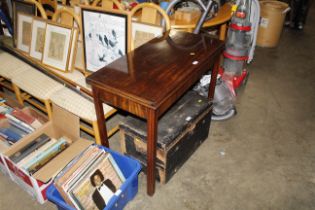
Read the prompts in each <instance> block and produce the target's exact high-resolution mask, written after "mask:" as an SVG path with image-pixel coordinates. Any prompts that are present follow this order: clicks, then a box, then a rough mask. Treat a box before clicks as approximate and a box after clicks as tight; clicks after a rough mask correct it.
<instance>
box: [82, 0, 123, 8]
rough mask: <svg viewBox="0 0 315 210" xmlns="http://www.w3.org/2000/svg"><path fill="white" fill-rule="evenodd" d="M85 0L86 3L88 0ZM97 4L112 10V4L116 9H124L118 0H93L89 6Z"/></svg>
mask: <svg viewBox="0 0 315 210" xmlns="http://www.w3.org/2000/svg"><path fill="white" fill-rule="evenodd" d="M85 2H86V4H88V0H85ZM99 5H101V7H102V8H104V9H108V10H112V9H113V8H114V6H116V7H117V8H118V10H125V9H124V6H123V5H122V4H121V3H120V2H119V1H118V0H94V1H93V3H92V5H91V6H93V7H97V6H99Z"/></svg>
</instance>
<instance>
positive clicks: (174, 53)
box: [87, 31, 224, 196]
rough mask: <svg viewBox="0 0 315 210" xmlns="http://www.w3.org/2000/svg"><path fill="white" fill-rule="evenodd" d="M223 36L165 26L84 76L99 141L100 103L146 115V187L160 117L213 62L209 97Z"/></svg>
mask: <svg viewBox="0 0 315 210" xmlns="http://www.w3.org/2000/svg"><path fill="white" fill-rule="evenodd" d="M223 49H224V42H222V41H220V40H218V39H214V38H211V37H209V36H208V35H206V34H201V35H196V34H191V33H187V32H178V31H169V32H167V33H165V35H164V36H163V37H160V38H155V39H153V40H151V41H149V42H148V43H146V44H144V45H142V46H141V47H139V48H137V49H135V50H134V51H132V52H130V53H128V54H127V55H125V56H123V57H121V58H119V59H118V60H116V61H114V62H113V63H111V64H109V65H107V66H106V67H104V68H102V69H100V70H98V71H97V72H95V73H93V74H91V75H90V76H89V77H87V82H88V83H89V84H91V86H92V91H93V97H94V103H95V109H96V114H97V120H98V126H99V129H100V136H101V141H102V145H104V146H106V147H109V143H108V137H107V131H106V126H105V123H104V122H105V119H104V113H103V109H102V103H106V104H108V105H111V106H113V107H115V108H118V109H122V110H125V111H127V112H129V113H132V114H134V115H136V116H138V117H141V118H143V119H146V120H147V135H148V136H147V138H148V139H147V142H148V144H147V151H148V152H147V161H148V162H147V193H148V194H149V195H151V196H152V195H153V194H154V191H155V170H154V169H155V157H156V141H157V139H156V138H157V125H158V119H159V117H160V116H161V115H162V114H163V113H164V112H165V111H167V109H168V108H169V107H170V106H172V104H174V103H175V102H176V101H177V100H178V99H179V98H180V97H181V96H182V95H183V94H184V93H185V92H186V91H187V90H188V89H189V88H191V87H192V85H194V84H195V83H196V82H197V81H198V80H199V79H200V78H201V77H202V75H204V74H205V73H207V72H208V71H209V70H210V69H211V67H212V66H214V67H213V70H212V73H211V78H212V79H211V83H210V87H209V95H208V97H209V100H212V99H213V94H214V89H215V84H216V77H217V73H218V69H219V58H220V55H221V53H222V51H223Z"/></svg>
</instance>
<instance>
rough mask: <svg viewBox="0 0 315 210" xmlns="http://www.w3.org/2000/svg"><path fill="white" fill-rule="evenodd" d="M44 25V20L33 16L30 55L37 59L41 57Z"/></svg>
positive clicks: (43, 42) (43, 43)
mask: <svg viewBox="0 0 315 210" xmlns="http://www.w3.org/2000/svg"><path fill="white" fill-rule="evenodd" d="M46 25H47V22H46V20H44V19H41V18H33V24H32V41H31V46H30V56H31V57H32V58H34V59H37V60H42V57H43V52H44V45H45V34H46Z"/></svg>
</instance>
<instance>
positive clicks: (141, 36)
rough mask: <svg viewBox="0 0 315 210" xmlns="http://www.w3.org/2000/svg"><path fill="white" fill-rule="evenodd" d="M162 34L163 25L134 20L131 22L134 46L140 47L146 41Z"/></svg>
mask: <svg viewBox="0 0 315 210" xmlns="http://www.w3.org/2000/svg"><path fill="white" fill-rule="evenodd" d="M162 34H163V27H160V26H155V25H151V24H147V23H140V22H134V21H133V22H132V23H131V37H132V38H131V39H132V41H131V42H132V43H131V44H132V45H133V47H132V48H133V49H135V48H137V47H140V46H141V45H143V44H144V43H146V42H148V41H150V40H152V39H154V38H156V37H159V36H162Z"/></svg>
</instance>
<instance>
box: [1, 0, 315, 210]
mask: <svg viewBox="0 0 315 210" xmlns="http://www.w3.org/2000/svg"><path fill="white" fill-rule="evenodd" d="M314 9H315V8H314V4H313V7H312V9H311V11H310V14H312V12H315V11H314ZM314 49H315V17H314V16H312V15H310V16H309V19H308V23H307V25H306V26H305V30H304V31H303V32H298V31H291V30H289V29H285V30H284V33H283V36H282V38H281V42H280V45H279V47H278V48H276V49H263V48H258V49H257V51H256V57H255V60H254V62H253V63H252V64H251V65H250V66H249V70H250V73H251V75H250V78H249V81H248V83H247V86H246V89H244V91H243V92H242V93H241V94H240V95H239V97H238V99H237V111H238V115H237V116H236V117H234V118H233V119H231V120H228V121H225V122H213V123H212V125H211V132H210V135H209V139H208V140H207V141H206V142H204V143H203V144H202V145H201V146H200V148H199V149H198V150H197V151H196V152H195V153H194V155H193V156H192V157H191V158H190V159H189V160H188V161H187V163H186V164H185V165H184V166H183V167H182V168H181V169H180V170H179V171H178V173H177V174H176V175H175V176H174V177H173V179H172V180H171V181H170V182H169V183H168V184H167V185H164V186H162V185H160V184H157V189H156V193H155V195H154V197H148V196H147V195H146V193H145V192H146V180H145V178H146V177H145V175H143V174H140V176H139V179H140V181H139V193H138V194H137V196H136V198H135V199H134V200H133V201H132V202H130V203H129V204H128V205H127V207H126V209H127V210H133V209H134V210H136V209H137V210H138V209H166V210H175V209H182V210H186V209H187V210H193V209H198V210H203V209H204V210H206V209H220V210H221V209H229V210H230V209H286V210H287V209H303V210H304V209H315V199H314V198H315V142H313V141H314V140H315V109H314V108H315V71H314V69H313V68H314V67H315V56H314ZM113 141H114V140H113ZM115 141H116V140H115ZM0 209H1V210H11V209H15V210H18V209H23V210H36V209H47V210H49V209H55V207H54V205H52V204H51V203H49V202H48V203H47V204H45V205H39V204H37V203H36V202H35V201H34V200H32V199H30V197H29V196H28V195H27V194H26V193H24V192H23V191H21V190H20V189H19V187H17V186H16V185H15V184H14V183H13V182H11V181H10V180H9V179H8V178H7V177H4V176H3V175H2V174H0Z"/></svg>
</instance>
